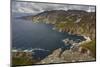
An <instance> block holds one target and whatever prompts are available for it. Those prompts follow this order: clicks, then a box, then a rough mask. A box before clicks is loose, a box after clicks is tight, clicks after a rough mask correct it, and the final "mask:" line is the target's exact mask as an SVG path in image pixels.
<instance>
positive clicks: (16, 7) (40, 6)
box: [12, 1, 95, 13]
mask: <svg viewBox="0 0 100 67" xmlns="http://www.w3.org/2000/svg"><path fill="white" fill-rule="evenodd" d="M69 9H71V10H85V11H88V12H91V11H95V7H94V6H89V5H70V4H51V3H35V2H20V1H19V2H18V1H17V2H16V1H13V2H12V12H19V13H39V12H43V11H50V10H69Z"/></svg>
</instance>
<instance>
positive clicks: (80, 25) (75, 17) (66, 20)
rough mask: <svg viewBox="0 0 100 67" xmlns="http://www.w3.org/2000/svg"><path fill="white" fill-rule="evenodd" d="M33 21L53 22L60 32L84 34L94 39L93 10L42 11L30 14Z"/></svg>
mask: <svg viewBox="0 0 100 67" xmlns="http://www.w3.org/2000/svg"><path fill="white" fill-rule="evenodd" d="M31 18H32V20H33V22H34V23H47V24H54V27H55V29H57V30H59V31H61V32H69V33H72V34H78V35H85V36H88V37H90V38H91V39H92V40H93V39H95V33H96V32H95V26H96V16H95V12H85V11H81V10H68V11H64V10H52V11H44V12H42V13H39V14H37V15H35V16H31Z"/></svg>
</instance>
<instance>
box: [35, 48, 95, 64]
mask: <svg viewBox="0 0 100 67" xmlns="http://www.w3.org/2000/svg"><path fill="white" fill-rule="evenodd" d="M60 53H61V48H59V49H57V50H55V51H54V52H53V53H52V54H50V55H49V56H47V57H46V58H45V59H43V60H41V61H40V62H38V63H37V64H49V63H61V62H78V61H93V60H95V58H93V57H92V56H89V55H88V54H82V53H80V52H78V51H75V52H73V51H71V50H65V51H64V52H63V53H62V54H61V56H60Z"/></svg>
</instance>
